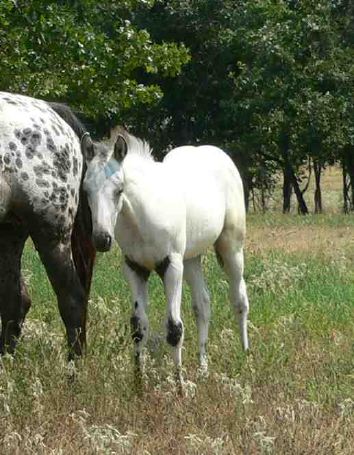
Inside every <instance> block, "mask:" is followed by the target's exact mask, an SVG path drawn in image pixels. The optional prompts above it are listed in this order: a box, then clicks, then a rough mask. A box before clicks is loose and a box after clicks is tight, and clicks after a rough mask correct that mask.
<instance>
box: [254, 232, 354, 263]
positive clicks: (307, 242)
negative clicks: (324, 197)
mask: <svg viewBox="0 0 354 455" xmlns="http://www.w3.org/2000/svg"><path fill="white" fill-rule="evenodd" d="M274 250H280V251H285V252H287V253H296V252H299V253H304V252H308V253H309V254H311V255H318V254H319V255H325V256H327V255H328V256H329V257H330V256H333V255H334V254H335V255H338V254H344V253H346V254H347V253H349V254H352V255H353V256H354V228H353V227H349V226H345V227H330V226H298V227H295V226H279V227H274V226H272V227H267V226H261V227H260V226H256V227H254V226H249V228H248V232H247V242H246V251H249V252H252V253H253V254H261V253H263V252H269V251H274Z"/></svg>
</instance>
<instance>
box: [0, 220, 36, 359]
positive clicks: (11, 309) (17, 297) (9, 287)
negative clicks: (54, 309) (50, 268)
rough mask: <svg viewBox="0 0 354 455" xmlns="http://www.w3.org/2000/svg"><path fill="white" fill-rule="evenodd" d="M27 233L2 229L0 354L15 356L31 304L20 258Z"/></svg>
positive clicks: (13, 228) (14, 226)
mask: <svg viewBox="0 0 354 455" xmlns="http://www.w3.org/2000/svg"><path fill="white" fill-rule="evenodd" d="M27 235H28V234H27V232H26V230H25V229H24V228H23V227H22V226H21V225H17V224H10V223H8V224H1V225H0V314H1V338H0V352H1V353H2V354H4V353H5V352H8V353H10V354H12V353H13V352H14V350H15V347H16V343H17V340H18V338H19V336H20V334H21V328H22V324H23V321H24V319H25V316H26V313H27V311H28V309H29V307H30V304H31V301H30V299H29V297H28V295H27V290H26V287H25V284H24V282H23V280H22V278H21V270H20V269H21V256H22V251H23V247H24V244H25V241H26V239H27Z"/></svg>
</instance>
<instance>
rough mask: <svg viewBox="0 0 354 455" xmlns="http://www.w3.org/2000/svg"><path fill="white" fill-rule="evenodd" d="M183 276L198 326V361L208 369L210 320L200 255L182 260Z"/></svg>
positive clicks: (204, 369) (205, 369)
mask: <svg viewBox="0 0 354 455" xmlns="http://www.w3.org/2000/svg"><path fill="white" fill-rule="evenodd" d="M183 273H184V278H185V280H186V281H187V283H188V285H189V286H190V288H191V293H192V306H193V311H194V315H195V319H196V322H197V327H198V338H199V362H200V367H201V369H202V370H203V371H207V370H208V357H207V342H208V331H209V320H210V296H209V291H208V288H207V286H206V283H205V281H204V276H203V270H202V265H201V257H200V256H198V257H196V258H193V259H189V260H186V261H184V272H183Z"/></svg>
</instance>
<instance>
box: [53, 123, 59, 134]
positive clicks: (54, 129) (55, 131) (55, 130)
mask: <svg viewBox="0 0 354 455" xmlns="http://www.w3.org/2000/svg"><path fill="white" fill-rule="evenodd" d="M52 129H53V131H54V133H55V134H56V135H57V136H60V133H59V131H58V130H57V129H56V127H55V125H52Z"/></svg>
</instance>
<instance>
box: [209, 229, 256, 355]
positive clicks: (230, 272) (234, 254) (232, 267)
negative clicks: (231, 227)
mask: <svg viewBox="0 0 354 455" xmlns="http://www.w3.org/2000/svg"><path fill="white" fill-rule="evenodd" d="M230 237H231V236H229V235H224V234H222V235H221V236H220V238H219V239H218V241H217V242H216V244H215V251H216V254H217V257H218V261H219V263H220V265H221V266H222V267H223V269H224V270H225V273H226V275H227V277H228V280H229V284H230V300H231V304H232V306H233V309H234V311H235V314H236V318H237V320H238V324H239V327H240V335H241V342H242V346H243V349H244V350H245V351H247V350H248V348H249V345H248V334H247V318H248V312H249V303H248V296H247V289H246V283H245V280H244V278H243V268H244V266H243V263H244V259H243V248H242V246H239V247H238V248H235V245H234V242H233V241H230Z"/></svg>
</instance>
